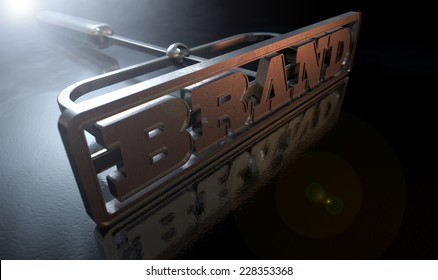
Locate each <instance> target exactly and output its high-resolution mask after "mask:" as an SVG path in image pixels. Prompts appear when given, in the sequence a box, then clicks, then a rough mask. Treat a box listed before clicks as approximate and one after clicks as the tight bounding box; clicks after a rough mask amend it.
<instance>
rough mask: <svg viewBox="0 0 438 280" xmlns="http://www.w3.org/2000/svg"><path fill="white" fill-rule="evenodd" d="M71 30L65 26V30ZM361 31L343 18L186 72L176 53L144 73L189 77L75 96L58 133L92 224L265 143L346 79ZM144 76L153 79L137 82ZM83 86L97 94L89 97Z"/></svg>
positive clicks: (177, 48) (180, 50)
mask: <svg viewBox="0 0 438 280" xmlns="http://www.w3.org/2000/svg"><path fill="white" fill-rule="evenodd" d="M46 16H47V15H46ZM49 16H50V14H49ZM58 18H59V17H56V19H58ZM68 19H70V18H68ZM85 22H87V21H85ZM50 23H51V24H56V20H51V21H50ZM80 23H81V21H80ZM68 24H70V21H69V22H68ZM68 24H65V23H64V22H63V21H62V20H61V24H60V25H61V26H62V27H68ZM102 25H103V24H102ZM359 25H360V13H355V12H350V13H345V14H343V15H340V16H337V17H334V18H331V19H328V20H325V21H322V22H320V23H316V24H313V25H310V26H308V27H305V28H302V29H299V30H296V31H292V32H289V33H286V34H283V35H279V36H276V37H274V38H271V39H268V40H265V41H261V42H259V43H254V44H251V45H249V46H246V47H243V48H240V49H237V50H235V51H231V52H226V53H225V54H223V55H220V56H217V57H214V58H211V59H209V60H204V59H202V60H201V62H199V63H197V64H193V65H187V66H185V65H183V64H184V60H185V59H190V51H189V49H188V48H187V47H186V46H185V45H184V44H181V43H176V44H172V45H171V46H170V47H169V48H168V50H167V52H166V53H167V57H161V58H156V59H154V60H151V61H149V63H147V64H146V65H147V66H150V65H154V66H156V67H160V66H159V64H160V63H167V64H168V63H169V59H170V60H171V63H172V61H176V62H177V63H178V64H181V65H178V66H185V67H182V68H180V69H177V70H174V71H171V72H169V73H166V74H162V75H159V76H157V77H153V78H149V79H147V80H145V81H143V82H139V83H137V84H135V85H132V86H129V87H126V88H121V89H118V90H115V91H114V90H112V91H111V90H110V91H108V92H106V93H104V94H102V95H100V96H97V97H94V98H92V99H89V100H85V101H83V102H75V101H74V100H75V99H77V98H78V97H80V96H82V95H85V94H86V93H88V92H89V91H90V90H92V89H95V88H100V87H102V86H103V85H106V84H104V83H102V80H104V81H108V83H110V84H114V83H116V82H119V81H120V80H121V79H125V80H126V79H128V78H131V77H130V76H126V73H129V71H131V70H134V71H139V69H142V67H135V68H133V69H132V68H129V69H128V70H127V71H126V70H124V71H123V70H122V71H119V72H116V73H114V72H113V73H108V74H106V76H105V77H96V78H95V80H94V81H89V80H86V81H82V82H78V83H76V84H74V85H72V86H71V87H68V88H67V89H66V90H64V91H63V92H62V93H60V96H59V98H58V102H59V105H60V108H61V109H62V110H63V112H62V115H61V117H60V120H59V129H60V133H61V136H62V139H63V142H64V146H65V148H66V151H67V154H68V156H69V159H70V163H71V165H72V169H73V172H74V174H75V177H76V182H77V184H78V186H79V189H80V191H81V195H82V199H83V201H84V205H85V207H86V209H87V212H88V214H89V215H90V217H91V218H93V220H94V221H95V222H96V223H98V224H99V225H100V226H109V225H112V224H114V223H115V222H116V221H120V220H121V219H123V218H125V217H126V216H127V215H129V214H132V213H133V212H134V211H136V210H138V209H139V207H141V206H142V205H144V204H145V203H151V202H153V201H154V200H155V199H157V197H158V196H160V195H163V194H164V193H170V192H174V191H175V190H178V189H179V188H181V186H184V185H187V184H190V182H191V181H192V180H193V179H192V178H193V177H195V176H200V174H202V173H204V172H206V171H205V169H206V168H207V167H208V166H209V165H217V163H218V162H220V161H223V160H224V156H225V155H227V156H228V157H229V156H231V155H232V154H233V153H234V152H235V151H237V150H238V149H240V145H243V144H245V145H247V143H253V142H254V141H257V139H258V138H259V137H261V136H262V135H264V134H265V133H266V131H269V129H270V127H273V126H275V125H278V124H277V122H280V121H282V120H283V119H284V116H285V115H286V114H287V113H288V112H289V111H291V110H293V109H297V108H299V106H302V105H303V104H305V102H308V101H309V100H311V99H312V98H314V97H315V95H317V94H318V92H319V91H321V90H323V89H325V88H327V87H329V86H330V85H332V84H333V83H335V82H336V81H338V80H339V79H342V78H344V77H345V76H346V75H347V74H348V72H349V71H350V69H351V65H352V61H353V58H354V52H355V49H356V42H357V39H358V31H359ZM75 27H76V25H74V24H72V28H75ZM84 29H87V26H84ZM96 36H101V35H100V34H98V35H96ZM109 36H111V35H109ZM246 37H247V38H251V37H250V36H246ZM231 40H232V39H231ZM229 41H230V39H223V40H222V41H219V42H216V43H215V44H216V46H221V45H229V44H230V43H229ZM222 43H223V44H222ZM204 47H205V48H211V47H210V46H209V45H206V46H204ZM214 47H215V46H213V48H214ZM145 48H147V46H146V45H145ZM198 50H199V51H202V49H200V48H198ZM285 57H295V59H291V61H285V60H286V58H285ZM289 59H290V58H289ZM256 60H259V64H258V68H257V74H256V75H255V77H254V76H253V77H251V78H253V80H251V81H249V77H248V76H246V75H245V74H244V73H243V72H242V71H241V70H240V69H241V68H242V66H244V65H246V64H249V63H251V62H253V61H256ZM158 69H159V68H158ZM158 69H154V70H158ZM234 71H238V72H234ZM120 74H125V76H123V75H120ZM144 74H150V73H148V72H140V73H137V75H144ZM93 84H94V86H93ZM85 85H87V86H88V85H91V87H87V90H86V91H83V90H81V89H82V88H84V86H85ZM96 85H97V86H96ZM179 97H182V99H181V98H179ZM184 100H185V101H184ZM186 101H187V102H186ZM169 112H173V114H169ZM269 115H272V116H270V117H269V118H268V116H269ZM271 129H272V128H271ZM144 134H146V139H145V135H144ZM91 147H100V148H97V149H96V148H91ZM105 180H106V181H107V182H106V183H105ZM105 189H107V190H109V193H110V194H111V195H112V197H113V198H109V197H110V196H109V195H105Z"/></svg>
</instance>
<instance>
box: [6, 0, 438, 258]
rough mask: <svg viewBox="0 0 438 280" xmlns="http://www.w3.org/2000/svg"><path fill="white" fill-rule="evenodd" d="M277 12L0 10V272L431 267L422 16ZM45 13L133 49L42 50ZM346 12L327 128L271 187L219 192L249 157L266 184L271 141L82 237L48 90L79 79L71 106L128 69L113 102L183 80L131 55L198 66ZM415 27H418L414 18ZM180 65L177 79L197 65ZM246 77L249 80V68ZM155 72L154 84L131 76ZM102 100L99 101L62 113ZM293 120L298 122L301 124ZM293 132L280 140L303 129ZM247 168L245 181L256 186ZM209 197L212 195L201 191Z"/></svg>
mask: <svg viewBox="0 0 438 280" xmlns="http://www.w3.org/2000/svg"><path fill="white" fill-rule="evenodd" d="M8 2H17V3H18V2H29V3H33V5H34V6H33V9H32V8H30V9H28V11H27V15H26V14H25V11H22V12H20V13H18V12H12V10H11V9H10V8H9V6H6V3H8ZM376 3H377V2H376ZM289 4H291V3H289ZM284 5H285V4H284V1H275V0H272V1H269V4H266V5H260V4H258V3H257V4H256V3H255V2H254V1H245V0H243V1H234V0H211V1H197V0H184V1H171V0H160V1H153V0H147V1H144V0H126V1H123V2H121V1H118V0H95V1H88V0H87V1H86V0H77V1H66V0H36V1H14V0H3V1H0V34H1V35H2V36H0V69H1V70H0V73H1V75H0V178H1V179H0V195H1V197H2V203H1V204H0V215H1V219H0V236H1V237H2V238H1V239H0V258H1V259H2V260H4V259H32V260H33V259H105V258H116V259H135V258H145V259H147V258H166V257H169V258H170V257H172V256H175V257H176V258H184V259H273V260H275V259H309V260H310V259H318V260H321V259H337V260H339V259H342V260H343V259H360V260H362V259H409V260H412V259H420V260H421V259H436V252H437V251H438V244H437V240H438V239H437V238H436V236H437V235H438V232H437V230H436V227H435V219H436V197H438V188H436V186H437V185H438V183H437V177H436V176H435V173H436V170H437V164H436V161H435V160H433V159H434V158H436V154H437V153H436V142H437V140H436V136H435V133H434V129H435V126H436V125H435V120H436V117H435V112H436V104H435V103H434V102H432V99H431V97H430V96H431V95H433V89H431V85H432V84H433V83H432V82H431V81H434V80H436V77H437V72H436V71H437V68H436V65H437V63H438V60H437V56H436V50H435V47H434V45H433V44H432V43H430V42H429V40H426V39H425V38H430V36H432V35H433V34H434V30H433V27H434V26H435V25H434V22H433V21H434V18H435V17H434V16H433V15H432V13H433V11H434V10H433V9H429V7H427V5H399V6H397V9H396V10H397V12H394V11H395V10H394V6H388V7H386V6H382V5H381V4H380V3H377V5H374V4H373V3H372V2H370V1H335V2H333V1H325V2H320V1H319V2H318V1H312V0H309V1H301V2H293V3H292V5H293V9H291V8H290V7H285V6H284ZM45 10H52V11H56V12H60V13H62V14H68V15H71V16H74V17H81V18H87V19H93V20H94V21H96V22H98V23H101V22H104V23H108V24H111V29H112V30H113V35H111V37H109V41H111V38H112V37H116V38H117V39H120V37H119V35H123V36H126V37H124V38H125V39H127V38H132V39H129V40H130V41H129V43H128V44H131V43H134V42H135V43H139V47H138V49H136V50H134V49H127V48H126V47H124V46H123V44H122V43H121V42H122V40H118V42H119V43H118V44H116V43H115V42H111V45H110V46H109V47H107V48H101V49H95V48H89V47H84V45H83V44H82V43H79V42H75V41H71V40H69V39H68V38H62V36H61V38H60V37H59V36H55V37H52V36H51V35H50V33H48V32H47V29H45V28H44V27H43V26H41V25H40V24H38V22H37V19H36V16H37V14H39V13H40V12H42V11H45ZM347 11H361V12H362V13H363V23H362V25H361V33H360V40H359V43H358V46H357V47H358V48H357V52H356V56H355V58H354V60H355V62H354V68H353V71H352V72H351V74H350V75H349V76H350V79H349V81H348V87H347V88H346V92H345V96H344V98H343V103H342V108H341V109H340V112H339V115H338V116H339V117H338V118H337V121H336V122H335V123H334V124H333V126H332V127H331V128H329V129H328V131H324V133H323V135H316V136H317V137H315V138H314V139H312V137H309V138H308V139H307V138H304V137H303V138H301V137H300V138H298V139H295V140H296V141H297V142H299V143H303V145H304V146H306V145H305V144H306V143H309V145H308V146H306V148H305V149H303V150H301V149H300V148H299V147H297V151H300V153H298V154H297V156H296V157H295V158H294V159H293V160H292V161H291V162H288V163H286V162H284V164H285V166H284V168H283V170H274V171H279V172H280V173H279V175H278V176H274V177H272V179H271V180H269V182H261V181H262V179H261V178H260V177H256V178H255V180H257V181H256V183H257V184H258V183H266V185H265V187H257V189H258V191H257V193H256V194H254V195H253V196H252V195H248V197H247V199H246V201H244V202H243V204H242V205H239V206H238V207H236V208H232V207H231V206H233V203H234V202H235V200H230V198H231V197H230V196H229V194H230V193H229V192H227V191H228V190H229V185H228V184H229V183H231V181H230V182H228V181H224V180H223V179H224V178H234V179H235V184H236V186H242V184H246V186H247V187H249V188H251V181H246V179H249V178H251V177H249V176H248V175H249V174H250V172H248V173H244V174H243V176H242V174H236V172H237V171H240V170H243V169H244V168H246V163H247V160H248V158H250V157H252V158H256V156H258V157H257V160H258V162H257V165H258V166H259V167H260V168H264V170H267V172H269V170H271V169H270V164H269V162H270V163H272V162H274V165H275V164H277V163H276V159H278V157H277V155H276V154H272V153H270V149H272V148H273V147H274V148H275V147H277V148H280V149H284V147H285V142H283V141H280V146H279V147H278V146H276V145H275V141H278V138H277V136H281V135H282V134H281V133H279V134H276V133H273V134H270V135H266V136H267V138H263V139H260V140H261V141H262V142H259V143H256V145H257V147H256V146H252V147H251V148H248V149H245V150H242V151H239V154H240V155H241V156H240V157H238V158H231V159H229V160H226V161H224V162H223V165H218V168H217V169H214V168H213V169H212V170H211V173H208V174H205V176H204V177H203V178H204V179H208V180H205V181H202V182H201V181H199V183H200V184H198V186H197V187H195V186H193V185H189V188H188V189H184V188H183V189H181V190H179V191H177V192H175V193H174V194H173V195H171V196H169V197H163V198H162V199H160V201H156V204H155V205H149V206H150V207H151V208H147V207H146V206H145V207H144V208H140V210H144V212H143V213H141V211H139V212H136V213H133V215H129V216H128V217H127V218H126V219H123V220H122V221H120V222H119V223H116V224H115V225H114V226H113V227H110V228H106V229H102V228H100V227H96V223H95V222H94V221H93V220H92V219H90V218H89V216H88V215H87V213H86V210H85V208H84V205H83V201H82V198H81V195H80V192H79V191H78V187H77V185H76V182H75V177H74V175H73V172H72V169H71V166H70V163H69V161H68V156H67V154H66V152H65V148H64V145H63V143H62V141H61V139H60V135H59V131H58V129H57V121H58V119H59V115H60V108H59V106H58V104H57V97H58V95H59V93H60V92H62V91H63V90H64V89H65V88H67V87H69V86H70V85H72V84H74V83H77V82H78V81H83V80H88V81H89V82H90V83H85V84H84V85H83V87H82V88H80V90H78V91H77V96H76V97H78V96H79V95H82V94H83V93H85V92H87V91H88V90H89V88H88V87H91V86H92V85H93V86H94V87H96V88H99V86H98V83H96V82H95V81H96V77H98V78H97V79H101V80H100V82H102V84H105V83H108V82H109V80H106V77H108V76H111V73H118V71H121V72H124V71H126V72H125V73H128V72H129V75H130V77H132V78H131V79H128V80H125V77H122V76H125V74H120V76H119V77H120V80H119V83H116V84H114V85H111V86H110V87H109V89H110V91H112V90H117V89H122V88H125V87H129V86H132V85H135V84H138V83H141V82H143V81H145V80H147V79H150V78H154V77H158V76H159V75H161V74H165V73H168V72H169V71H173V70H178V68H179V67H181V66H179V65H178V64H175V63H173V62H171V61H169V60H168V59H167V58H166V61H169V63H168V64H165V65H166V68H165V69H164V70H163V71H162V70H157V69H159V68H161V66H160V67H158V64H160V63H161V62H160V63H157V64H155V65H146V66H145V64H148V63H150V60H151V59H155V58H156V56H154V55H150V54H148V53H147V52H144V51H142V50H144V48H143V47H142V43H143V42H148V43H151V44H153V45H154V46H162V50H163V51H164V52H161V51H160V52H159V53H160V54H158V55H159V56H166V55H165V51H166V47H167V46H170V45H171V44H173V43H175V42H183V43H184V44H185V45H186V46H187V47H188V48H189V49H190V51H191V57H192V58H194V57H199V58H206V59H211V58H213V57H215V56H217V55H221V51H222V50H224V49H226V48H228V47H230V46H232V45H235V44H239V42H240V43H242V44H243V45H242V47H246V46H247V45H246V44H245V43H244V42H248V43H251V40H252V41H253V42H260V41H265V40H266V39H270V38H273V37H275V36H277V35H278V34H284V33H286V32H289V31H291V30H296V29H299V28H301V27H303V26H307V25H309V24H312V23H315V22H319V21H321V20H324V19H328V18H330V17H333V16H335V15H339V14H342V13H344V12H347ZM414 14H416V15H421V20H418V21H416V20H413V19H412V15H414ZM254 30H256V31H257V30H260V31H262V32H261V33H260V34H253V33H252V32H253V31H254ZM271 32H274V33H273V34H271ZM235 34H243V35H235ZM431 34H432V35H431ZM223 38H230V41H228V43H227V44H229V45H228V46H224V45H217V44H211V43H212V42H213V43H214V42H219V41H221V40H222V39H223ZM206 45H208V47H203V46H206ZM196 46H199V47H196ZM239 48H240V47H239ZM236 49H238V48H236ZM236 49H234V50H236ZM199 50H202V51H199ZM234 50H233V51H234ZM186 61H187V64H189V66H190V65H195V64H196V63H197V62H198V61H197V60H195V59H193V60H190V61H189V60H187V59H186ZM163 65H164V64H163ZM250 66H251V67H250V68H251V71H252V72H253V74H254V73H255V72H256V68H257V67H256V66H254V65H250ZM137 67H138V68H137ZM141 67H143V68H141ZM135 68H137V69H135ZM153 69H155V70H157V71H156V72H155V73H154V74H152V75H141V76H138V75H140V73H143V72H148V71H150V70H153ZM113 71H114V72H113ZM246 75H247V76H248V77H250V76H251V75H250V74H249V73H246ZM137 76H138V77H137ZM253 76H254V75H253ZM113 78H114V76H113ZM188 89H190V88H188ZM104 93H106V90H104V89H97V90H95V91H92V92H89V93H87V94H86V95H84V96H81V97H79V98H77V99H76V100H75V102H77V103H79V102H82V101H85V100H87V99H90V98H93V97H95V96H99V95H102V94H104ZM76 97H75V96H72V99H75V98H76ZM64 101H65V102H66V104H70V103H69V102H71V100H70V98H67V99H66V100H64ZM310 105H311V104H309V106H310ZM310 108H311V107H310ZM64 109H65V108H62V110H64ZM303 109H304V108H303ZM304 112H305V111H302V112H301V113H304ZM297 114H298V115H297V116H296V117H298V120H300V119H302V117H304V115H303V114H301V116H300V113H299V112H297ZM290 117H291V121H292V120H295V119H296V118H294V116H290ZM306 123H307V125H306V126H300V125H299V124H301V122H297V123H296V124H294V125H292V127H290V128H294V129H302V130H305V129H304V128H305V127H308V128H309V127H310V128H311V127H312V124H313V123H312V122H311V121H308V122H306ZM302 124H305V123H302ZM279 129H280V130H282V131H283V132H286V131H287V129H285V128H283V127H279ZM270 136H272V137H270ZM270 139H275V141H272V140H270ZM280 139H282V138H281V137H280ZM295 140H294V141H295ZM313 140H315V141H313ZM277 143H278V142H277ZM288 147H289V146H288ZM236 154H237V153H236ZM271 156H273V158H274V159H272V157H271ZM265 159H266V160H265ZM268 160H273V161H268ZM251 163H252V165H251V167H252V168H253V169H250V170H249V171H254V173H253V174H257V173H256V172H255V171H257V169H255V168H254V165H255V164H256V163H255V162H251ZM231 167H233V168H231ZM234 167H236V168H234ZM247 171H248V170H247ZM252 178H253V179H254V177H252ZM199 179H200V178H199ZM259 181H260V182H259ZM214 184H216V185H217V186H219V189H216V190H213V189H211V188H209V186H211V185H214ZM210 191H214V192H210ZM215 191H217V193H216V192H215ZM223 202H225V203H223ZM226 203H228V204H226ZM190 206H192V207H194V208H195V209H193V208H190ZM231 209H233V210H232V211H230V212H228V211H227V210H231ZM181 210H182V211H181ZM225 213H229V214H227V215H223V214H225ZM176 214H179V215H176ZM198 230H199V231H198ZM197 232H199V234H192V235H190V234H191V233H197ZM184 233H186V234H184ZM148 237H150V238H151V241H152V240H153V241H156V242H155V243H153V244H151V243H150V242H148V241H149V239H148ZM145 238H146V239H145ZM185 242H187V243H185ZM169 248H170V249H169Z"/></svg>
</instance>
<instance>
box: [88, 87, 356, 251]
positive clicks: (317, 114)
mask: <svg viewBox="0 0 438 280" xmlns="http://www.w3.org/2000/svg"><path fill="white" fill-rule="evenodd" d="M347 81H348V80H347V79H345V80H343V81H341V82H339V83H337V84H336V85H334V86H333V87H331V88H330V89H329V90H326V91H323V92H321V93H320V94H319V98H317V99H316V100H314V101H313V102H311V103H309V104H307V106H305V107H303V108H300V109H298V110H295V111H294V112H293V113H291V114H289V118H287V121H286V122H284V121H283V122H281V123H278V127H277V128H276V129H275V130H274V131H273V132H272V133H270V134H269V135H267V136H265V137H263V138H261V139H260V140H259V141H257V142H256V143H255V144H254V145H250V146H246V147H245V146H243V147H242V149H241V151H242V152H240V153H237V154H235V155H233V157H232V158H230V159H228V160H227V161H225V162H223V163H221V164H219V165H218V166H211V167H210V168H209V169H210V171H208V172H207V175H204V176H202V177H200V178H198V179H197V180H196V181H195V182H194V183H192V184H190V185H189V186H185V187H184V188H183V189H182V190H181V191H179V192H178V193H177V194H175V195H173V196H172V197H170V198H168V197H166V196H164V198H163V199H158V200H159V201H162V202H161V203H159V204H158V205H155V206H154V207H151V206H148V207H145V208H144V209H142V210H140V211H138V212H137V213H136V214H134V215H132V217H130V218H128V219H126V221H123V222H120V223H119V224H118V225H115V226H114V227H112V228H111V229H110V230H109V232H106V231H107V230H106V229H105V230H104V229H99V228H97V229H96V236H97V237H98V240H100V241H101V244H102V245H103V248H104V252H105V254H106V256H107V257H108V258H116V259H119V258H120V259H125V258H140V259H141V258H145V259H150V258H153V259H155V258H167V259H169V258H176V257H179V258H182V257H184V256H185V254H187V253H190V252H191V250H192V249H191V248H192V246H193V245H194V244H196V243H198V242H199V241H200V240H203V239H208V235H209V234H210V232H214V231H215V230H217V228H218V227H220V226H221V223H222V222H224V220H226V219H230V218H232V217H234V216H236V213H237V215H239V213H241V212H242V209H245V207H246V206H245V205H246V204H247V203H249V202H250V201H253V200H254V197H257V196H258V193H259V191H260V189H263V188H264V187H271V188H272V187H274V186H272V184H271V185H270V184H269V183H270V181H271V180H272V179H273V177H274V176H275V175H278V173H279V172H280V170H282V169H284V168H285V167H286V166H288V164H289V163H291V162H293V161H294V160H296V158H297V157H299V155H300V153H302V152H303V151H305V149H306V148H308V147H309V146H310V145H311V144H313V143H315V142H316V141H317V140H319V139H320V138H321V136H322V135H324V133H326V132H327V131H328V130H329V129H330V128H331V127H332V126H333V125H334V123H335V122H336V120H337V118H338V115H339V112H340V110H341V107H342V100H343V97H344V94H345V89H346V87H347ZM291 168H292V169H294V168H295V167H291ZM280 196H281V197H283V198H285V199H286V200H290V199H293V198H294V196H290V195H285V196H283V195H280ZM357 202H359V201H353V202H352V204H356V203H357ZM283 204H285V205H293V204H294V202H292V201H288V202H286V203H283V202H281V203H279V205H280V207H281V205H283ZM359 205H360V202H359ZM342 211H343V210H342V209H341V210H340V212H342ZM286 212H290V213H284V214H285V215H286V216H289V215H290V214H292V213H294V211H289V209H287V210H286Z"/></svg>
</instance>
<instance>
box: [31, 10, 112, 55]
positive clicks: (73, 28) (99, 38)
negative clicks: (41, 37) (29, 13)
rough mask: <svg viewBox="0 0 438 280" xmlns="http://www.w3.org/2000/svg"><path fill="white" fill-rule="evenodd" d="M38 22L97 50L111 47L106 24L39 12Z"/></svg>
mask: <svg viewBox="0 0 438 280" xmlns="http://www.w3.org/2000/svg"><path fill="white" fill-rule="evenodd" d="M38 20H39V22H40V23H42V24H43V25H45V26H46V27H47V28H49V29H51V30H52V31H54V32H56V33H57V34H61V35H63V36H66V37H68V38H70V39H74V40H77V41H80V42H81V43H85V44H87V45H91V46H93V47H97V48H106V47H108V46H110V45H111V43H110V41H109V40H108V37H107V36H112V35H113V30H112V28H111V26H109V25H108V24H106V23H101V22H96V21H93V20H88V19H83V18H79V17H74V16H70V15H65V14H62V13H57V12H52V11H44V12H41V13H40V14H39V15H38Z"/></svg>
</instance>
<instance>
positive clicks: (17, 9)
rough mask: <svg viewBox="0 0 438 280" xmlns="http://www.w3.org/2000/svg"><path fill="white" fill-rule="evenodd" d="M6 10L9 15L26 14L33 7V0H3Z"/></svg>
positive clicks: (20, 15)
mask: <svg viewBox="0 0 438 280" xmlns="http://www.w3.org/2000/svg"><path fill="white" fill-rule="evenodd" d="M4 2H5V3H4V4H5V9H6V12H7V13H8V14H9V15H11V16H19V17H22V16H27V15H29V14H30V13H31V12H32V10H33V8H34V2H35V0H4Z"/></svg>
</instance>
